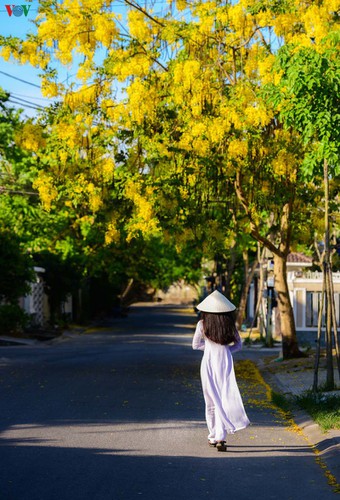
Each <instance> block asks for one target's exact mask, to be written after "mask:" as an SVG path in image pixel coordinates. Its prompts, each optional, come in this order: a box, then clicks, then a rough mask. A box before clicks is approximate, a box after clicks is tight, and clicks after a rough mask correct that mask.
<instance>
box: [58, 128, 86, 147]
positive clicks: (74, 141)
mask: <svg viewBox="0 0 340 500" xmlns="http://www.w3.org/2000/svg"><path fill="white" fill-rule="evenodd" d="M55 131H56V134H57V137H58V139H60V141H62V143H63V144H64V145H67V146H68V147H70V148H71V149H73V148H75V147H76V146H79V145H80V143H81V136H82V134H80V130H79V125H77V124H75V123H68V122H65V121H63V122H59V123H58V124H57V125H56V127H55Z"/></svg>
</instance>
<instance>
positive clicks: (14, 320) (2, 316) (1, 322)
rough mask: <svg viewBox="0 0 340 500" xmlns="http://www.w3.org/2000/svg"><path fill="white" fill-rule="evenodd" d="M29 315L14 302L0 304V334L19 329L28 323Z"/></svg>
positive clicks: (14, 331)
mask: <svg viewBox="0 0 340 500" xmlns="http://www.w3.org/2000/svg"><path fill="white" fill-rule="evenodd" d="M28 321H29V316H28V315H27V314H26V313H25V312H24V311H23V310H22V309H21V307H20V306H19V305H16V304H3V305H1V306H0V334H1V335H6V334H9V333H16V332H19V331H21V330H22V329H23V328H24V327H25V326H26V325H27V323H28Z"/></svg>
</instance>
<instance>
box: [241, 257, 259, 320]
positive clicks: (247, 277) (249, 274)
mask: <svg viewBox="0 0 340 500" xmlns="http://www.w3.org/2000/svg"><path fill="white" fill-rule="evenodd" d="M243 262H244V273H245V274H244V285H243V288H242V294H241V298H240V302H239V306H238V311H237V318H236V325H237V328H238V329H240V328H241V326H242V323H243V319H244V317H245V311H246V305H247V299H248V293H249V287H250V285H251V282H252V281H253V278H254V274H255V270H256V267H257V264H258V262H259V261H258V259H255V261H254V262H253V264H252V266H251V269H250V270H249V259H248V252H247V251H244V252H243Z"/></svg>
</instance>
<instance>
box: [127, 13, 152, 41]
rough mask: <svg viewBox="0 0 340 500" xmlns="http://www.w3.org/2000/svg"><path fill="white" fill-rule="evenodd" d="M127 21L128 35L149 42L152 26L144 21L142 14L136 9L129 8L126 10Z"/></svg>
mask: <svg viewBox="0 0 340 500" xmlns="http://www.w3.org/2000/svg"><path fill="white" fill-rule="evenodd" d="M127 17H128V23H129V28H130V35H131V36H132V37H133V38H136V39H137V40H140V41H141V42H142V43H143V44H144V43H150V42H151V40H152V27H150V26H149V25H148V23H147V21H146V17H145V16H144V14H143V13H142V12H140V11H138V10H134V9H133V10H130V11H129V12H128V16H127Z"/></svg>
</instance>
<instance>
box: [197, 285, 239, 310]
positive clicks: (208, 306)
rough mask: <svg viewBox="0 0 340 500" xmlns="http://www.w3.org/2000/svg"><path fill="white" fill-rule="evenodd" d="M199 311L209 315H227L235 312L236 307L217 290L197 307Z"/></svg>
mask: <svg viewBox="0 0 340 500" xmlns="http://www.w3.org/2000/svg"><path fill="white" fill-rule="evenodd" d="M196 308H197V309H198V310H199V311H203V312H208V313H225V312H231V311H235V309H236V306H234V304H232V303H231V302H230V300H228V299H227V297H225V296H224V295H222V293H221V292H219V291H218V290H215V291H214V292H212V293H211V294H210V295H208V297H206V298H205V299H204V300H202V302H200V303H199V304H198V306H196Z"/></svg>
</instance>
